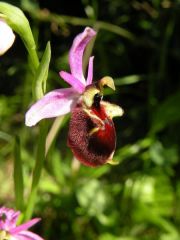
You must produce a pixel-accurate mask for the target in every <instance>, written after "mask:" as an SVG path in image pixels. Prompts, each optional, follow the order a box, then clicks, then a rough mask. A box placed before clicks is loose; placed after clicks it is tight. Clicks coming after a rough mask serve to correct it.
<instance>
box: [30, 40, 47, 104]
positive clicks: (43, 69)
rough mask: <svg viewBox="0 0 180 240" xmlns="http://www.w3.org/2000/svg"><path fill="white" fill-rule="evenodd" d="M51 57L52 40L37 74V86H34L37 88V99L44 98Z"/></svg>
mask: <svg viewBox="0 0 180 240" xmlns="http://www.w3.org/2000/svg"><path fill="white" fill-rule="evenodd" d="M50 59H51V46H50V42H48V43H47V45H46V49H45V51H44V54H43V56H42V59H41V62H40V64H39V67H38V69H37V72H36V76H35V81H34V86H35V87H33V89H35V97H36V99H39V98H42V97H43V95H44V93H45V91H46V81H47V77H48V71H49V63H50Z"/></svg>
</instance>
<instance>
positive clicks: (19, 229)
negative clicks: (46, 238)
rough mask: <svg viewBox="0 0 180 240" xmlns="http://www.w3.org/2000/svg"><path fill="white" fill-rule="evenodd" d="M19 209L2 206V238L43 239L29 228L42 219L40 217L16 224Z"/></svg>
mask: <svg viewBox="0 0 180 240" xmlns="http://www.w3.org/2000/svg"><path fill="white" fill-rule="evenodd" d="M19 215H20V212H19V211H14V210H13V209H10V208H6V207H1V208H0V239H1V240H43V238H41V237H39V236H38V235H37V234H35V233H33V232H31V231H28V230H27V229H28V228H30V227H32V226H33V225H35V224H36V223H37V222H39V221H40V218H34V219H32V220H30V221H28V222H26V223H24V224H21V225H19V226H16V223H17V220H18V217H19Z"/></svg>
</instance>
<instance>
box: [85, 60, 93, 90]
mask: <svg viewBox="0 0 180 240" xmlns="http://www.w3.org/2000/svg"><path fill="white" fill-rule="evenodd" d="M93 60H94V57H93V56H92V57H90V59H89V65H88V75H87V81H86V86H88V85H90V84H91V83H92V80H93Z"/></svg>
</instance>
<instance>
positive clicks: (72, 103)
mask: <svg viewBox="0 0 180 240" xmlns="http://www.w3.org/2000/svg"><path fill="white" fill-rule="evenodd" d="M95 35H96V32H95V31H94V30H93V29H92V28H90V27H86V28H85V30H84V31H83V32H82V33H80V34H79V35H77V37H76V38H75V39H74V41H73V44H72V47H71V49H70V53H69V65H70V71H71V73H67V72H65V71H60V73H59V74H60V76H61V78H63V79H64V80H65V81H66V82H67V83H69V84H70V85H71V87H70V88H64V89H57V90H54V91H51V92H49V93H47V94H46V95H45V96H44V97H43V98H41V99H40V100H39V101H37V102H36V103H35V104H34V105H32V107H31V108H30V109H29V111H28V112H27V113H26V117H25V123H26V125H27V126H34V125H35V124H36V123H37V122H39V121H40V120H41V119H45V118H52V117H57V116H61V115H64V114H67V113H69V112H71V120H70V125H69V133H68V146H69V147H70V148H71V150H72V152H73V154H74V156H75V157H76V158H77V159H78V160H79V161H81V163H83V164H84V165H87V166H92V167H95V166H100V165H102V164H104V163H107V162H109V163H110V162H111V163H112V157H113V154H114V150H115V146H116V132H115V128H114V124H113V121H112V118H113V117H115V116H121V115H122V114H123V110H122V109H121V108H120V107H119V106H117V105H114V104H110V103H108V102H105V101H102V94H103V93H102V91H103V86H104V85H107V86H108V87H110V88H112V89H113V90H115V86H114V82H113V79H112V78H111V77H104V78H102V79H101V80H99V81H97V82H94V83H92V80H93V59H94V57H93V56H92V57H90V58H89V64H88V71H87V78H85V76H84V74H83V53H84V50H85V48H86V47H87V45H88V44H89V42H90V40H91V39H92V38H93V37H94V36H95Z"/></svg>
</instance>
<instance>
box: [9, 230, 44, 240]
mask: <svg viewBox="0 0 180 240" xmlns="http://www.w3.org/2000/svg"><path fill="white" fill-rule="evenodd" d="M13 237H15V238H16V239H17V240H43V238H42V237H40V236H38V235H37V234H35V233H32V232H30V231H22V232H20V233H18V234H14V235H13Z"/></svg>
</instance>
